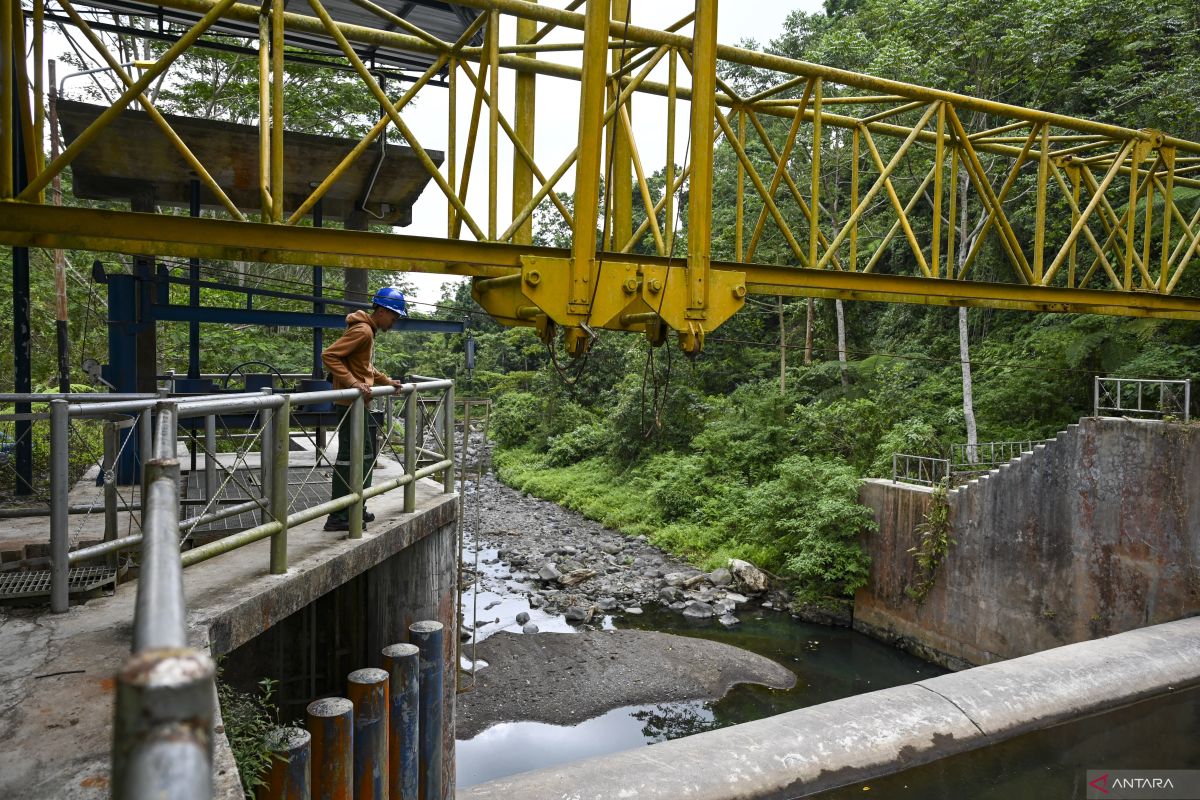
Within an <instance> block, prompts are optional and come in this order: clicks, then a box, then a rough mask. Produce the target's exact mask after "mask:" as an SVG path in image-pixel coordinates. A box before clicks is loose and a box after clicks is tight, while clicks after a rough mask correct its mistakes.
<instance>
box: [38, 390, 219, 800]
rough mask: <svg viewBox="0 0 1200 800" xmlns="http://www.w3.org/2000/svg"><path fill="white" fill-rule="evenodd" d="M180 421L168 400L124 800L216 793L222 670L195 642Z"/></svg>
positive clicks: (123, 680) (121, 687)
mask: <svg viewBox="0 0 1200 800" xmlns="http://www.w3.org/2000/svg"><path fill="white" fill-rule="evenodd" d="M60 402H63V401H60ZM58 413H59V415H60V416H62V411H59V412H58ZM176 421H177V420H176V410H175V407H174V405H173V404H169V403H168V404H164V405H163V406H162V407H160V410H159V415H158V430H157V431H156V432H155V436H154V438H153V447H154V449H153V451H152V454H153V456H154V458H152V459H150V460H149V461H147V462H146V465H145V466H146V469H145V476H144V477H145V480H144V485H145V487H146V491H145V494H144V496H143V497H144V503H143V505H144V506H145V512H144V520H143V542H142V558H141V573H140V577H139V579H138V587H137V601H136V605H135V611H134V621H133V654H132V655H131V656H130V657H129V659H128V660H127V661H126V663H125V665H124V667H123V668H122V669H121V671H120V672H119V673H118V675H117V687H116V704H115V718H114V721H113V750H112V753H113V763H112V786H113V797H115V798H118V800H127V799H128V800H133V799H134V798H145V797H172V798H183V799H184V800H191V799H192V798H194V799H195V800H201V799H202V798H209V797H212V788H213V784H212V725H213V700H214V697H215V692H214V686H213V680H214V675H215V668H214V665H213V662H212V659H210V658H209V657H208V655H207V654H205V653H203V652H201V651H199V650H195V649H192V648H189V647H188V646H187V625H186V618H185V616H186V607H185V600H184V594H183V574H182V570H181V567H180V562H179V461H178V460H177V459H176V458H175V446H176V444H175V429H176Z"/></svg>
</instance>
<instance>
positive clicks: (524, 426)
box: [489, 392, 542, 447]
mask: <svg viewBox="0 0 1200 800" xmlns="http://www.w3.org/2000/svg"><path fill="white" fill-rule="evenodd" d="M541 419H542V401H541V400H540V399H539V398H538V397H537V396H536V395H533V394H530V393H529V392H509V393H507V394H504V395H501V396H500V398H499V399H497V400H496V403H495V405H494V406H493V407H492V418H491V422H490V428H489V433H490V434H491V437H492V439H493V440H495V442H496V444H498V445H500V446H501V447H520V446H522V445H525V444H529V443H531V442H532V441H533V439H534V435H535V434H536V433H537V431H538V429H539V428H540V426H541Z"/></svg>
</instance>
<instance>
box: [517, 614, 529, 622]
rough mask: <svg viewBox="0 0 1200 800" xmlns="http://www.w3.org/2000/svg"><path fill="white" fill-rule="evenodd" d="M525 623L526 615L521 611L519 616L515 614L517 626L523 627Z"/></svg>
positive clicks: (527, 620) (527, 617) (527, 618)
mask: <svg viewBox="0 0 1200 800" xmlns="http://www.w3.org/2000/svg"><path fill="white" fill-rule="evenodd" d="M526 622H529V615H528V614H527V613H525V612H524V611H522V612H521V613H520V614H517V624H518V625H524V624H525V623H526Z"/></svg>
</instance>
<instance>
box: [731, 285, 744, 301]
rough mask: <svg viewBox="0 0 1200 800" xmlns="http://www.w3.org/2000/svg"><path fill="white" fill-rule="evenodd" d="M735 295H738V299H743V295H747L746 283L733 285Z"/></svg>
mask: <svg viewBox="0 0 1200 800" xmlns="http://www.w3.org/2000/svg"><path fill="white" fill-rule="evenodd" d="M733 296H734V297H736V298H737V299H738V300H741V299H742V298H743V297H745V296H746V287H745V285H744V284H740V283H739V284H738V285H737V286H735V287H733Z"/></svg>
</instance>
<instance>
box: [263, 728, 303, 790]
mask: <svg viewBox="0 0 1200 800" xmlns="http://www.w3.org/2000/svg"><path fill="white" fill-rule="evenodd" d="M267 750H269V751H270V753H271V763H270V765H269V766H268V767H267V770H266V773H267V774H266V775H265V776H263V780H265V781H266V786H265V787H262V788H261V789H260V790H259V793H258V796H259V797H260V798H262V797H263V796H264V795H265V797H266V800H309V798H310V797H311V795H312V784H311V778H310V776H309V769H310V766H309V765H310V762H311V755H312V734H310V733H309V732H308V731H306V730H304V729H303V728H276V729H275V730H274V731H272V732H271V733H269V734H267Z"/></svg>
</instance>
